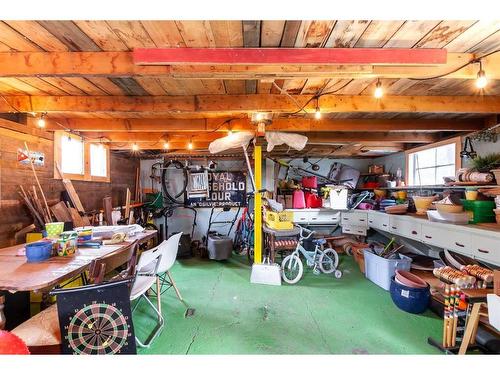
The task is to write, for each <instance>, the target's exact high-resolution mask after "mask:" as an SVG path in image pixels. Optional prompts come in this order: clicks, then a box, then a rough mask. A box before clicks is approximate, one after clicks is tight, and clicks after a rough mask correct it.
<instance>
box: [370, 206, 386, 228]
mask: <svg viewBox="0 0 500 375" xmlns="http://www.w3.org/2000/svg"><path fill="white" fill-rule="evenodd" d="M368 226H369V227H370V228H375V229H380V230H383V231H386V232H388V231H389V215H387V214H385V213H383V212H378V211H368Z"/></svg>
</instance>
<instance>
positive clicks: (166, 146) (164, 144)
mask: <svg viewBox="0 0 500 375" xmlns="http://www.w3.org/2000/svg"><path fill="white" fill-rule="evenodd" d="M169 147H170V145H169V143H168V141H165V142H163V148H164V149H165V150H168V148H169Z"/></svg>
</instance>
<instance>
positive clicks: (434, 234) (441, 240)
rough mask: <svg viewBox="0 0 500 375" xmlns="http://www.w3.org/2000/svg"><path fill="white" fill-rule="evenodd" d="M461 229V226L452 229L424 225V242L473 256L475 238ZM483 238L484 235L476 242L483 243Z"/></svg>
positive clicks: (437, 224) (443, 226) (444, 226)
mask: <svg viewBox="0 0 500 375" xmlns="http://www.w3.org/2000/svg"><path fill="white" fill-rule="evenodd" d="M453 227H455V228H453ZM461 229H462V228H461V227H460V226H452V227H451V228H450V225H446V224H444V225H443V224H439V223H423V224H422V242H424V243H427V244H429V245H434V246H437V247H442V248H443V249H447V250H453V251H456V252H457V253H461V254H464V255H468V256H471V254H472V252H473V241H474V239H473V236H472V234H471V233H470V232H469V231H466V230H461ZM481 237H482V235H480V236H479V238H477V239H476V241H481V239H480V238H481Z"/></svg>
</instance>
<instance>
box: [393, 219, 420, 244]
mask: <svg viewBox="0 0 500 375" xmlns="http://www.w3.org/2000/svg"><path fill="white" fill-rule="evenodd" d="M389 232H391V233H394V234H397V235H399V236H403V237H407V238H411V239H413V240H417V241H420V239H421V232H422V224H421V223H420V222H418V220H414V219H412V218H409V217H405V216H397V215H389Z"/></svg>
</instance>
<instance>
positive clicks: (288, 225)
mask: <svg viewBox="0 0 500 375" xmlns="http://www.w3.org/2000/svg"><path fill="white" fill-rule="evenodd" d="M266 225H267V226H268V227H269V228H271V229H276V230H290V229H293V212H291V211H283V212H273V211H266Z"/></svg>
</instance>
